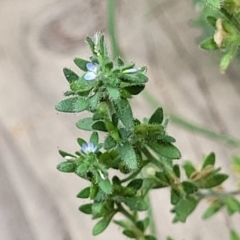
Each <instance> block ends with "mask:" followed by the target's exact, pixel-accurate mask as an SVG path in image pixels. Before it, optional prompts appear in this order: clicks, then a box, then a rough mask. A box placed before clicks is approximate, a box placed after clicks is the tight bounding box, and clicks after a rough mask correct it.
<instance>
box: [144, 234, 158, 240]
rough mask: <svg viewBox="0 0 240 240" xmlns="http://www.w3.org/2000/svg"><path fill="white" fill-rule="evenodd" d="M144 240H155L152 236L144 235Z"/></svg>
mask: <svg viewBox="0 0 240 240" xmlns="http://www.w3.org/2000/svg"><path fill="white" fill-rule="evenodd" d="M145 239H146V240H157V238H156V237H154V236H152V235H146V236H145Z"/></svg>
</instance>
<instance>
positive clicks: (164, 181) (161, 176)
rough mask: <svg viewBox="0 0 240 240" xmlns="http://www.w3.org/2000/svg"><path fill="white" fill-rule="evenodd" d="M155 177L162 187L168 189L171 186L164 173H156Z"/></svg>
mask: <svg viewBox="0 0 240 240" xmlns="http://www.w3.org/2000/svg"><path fill="white" fill-rule="evenodd" d="M155 176H156V177H157V178H158V179H159V180H160V181H158V182H159V183H160V184H161V185H162V187H166V186H168V185H169V184H170V182H169V180H168V179H167V177H166V174H165V173H164V172H156V173H155Z"/></svg>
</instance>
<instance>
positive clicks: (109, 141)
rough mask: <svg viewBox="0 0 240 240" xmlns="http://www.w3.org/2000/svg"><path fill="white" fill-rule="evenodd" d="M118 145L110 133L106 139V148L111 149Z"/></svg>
mask: <svg viewBox="0 0 240 240" xmlns="http://www.w3.org/2000/svg"><path fill="white" fill-rule="evenodd" d="M116 145H117V143H116V141H115V140H114V139H113V138H112V137H111V135H108V136H107V137H106V139H105V141H104V149H105V150H110V149H112V148H114V147H116Z"/></svg>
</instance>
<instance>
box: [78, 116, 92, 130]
mask: <svg viewBox="0 0 240 240" xmlns="http://www.w3.org/2000/svg"><path fill="white" fill-rule="evenodd" d="M93 123H94V121H93V120H92V118H90V117H89V118H83V119H81V120H79V121H78V122H77V123H76V126H77V128H79V129H82V130H86V131H92V125H93Z"/></svg>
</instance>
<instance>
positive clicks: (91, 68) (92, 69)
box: [86, 62, 98, 72]
mask: <svg viewBox="0 0 240 240" xmlns="http://www.w3.org/2000/svg"><path fill="white" fill-rule="evenodd" d="M86 67H87V70H88V71H90V72H95V71H96V70H97V68H98V64H97V63H91V62H89V63H87V64H86Z"/></svg>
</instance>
